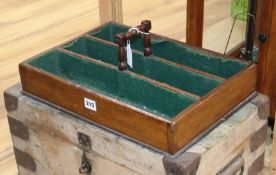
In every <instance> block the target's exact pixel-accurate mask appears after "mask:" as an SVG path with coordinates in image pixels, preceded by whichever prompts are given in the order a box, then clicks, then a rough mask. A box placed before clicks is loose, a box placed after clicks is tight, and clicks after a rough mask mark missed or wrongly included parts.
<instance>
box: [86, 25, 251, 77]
mask: <svg viewBox="0 0 276 175" xmlns="http://www.w3.org/2000/svg"><path fill="white" fill-rule="evenodd" d="M128 29H129V28H127V27H125V26H122V25H119V24H114V23H109V24H107V25H105V26H103V27H102V28H101V29H99V30H98V31H97V32H93V33H90V35H91V36H95V37H98V38H101V39H104V40H107V41H110V42H115V41H114V35H115V34H117V33H125V32H127V31H128ZM131 47H132V49H136V50H139V51H143V39H142V38H141V37H139V38H137V39H134V40H132V41H131ZM152 51H153V55H156V56H158V57H162V58H164V59H167V60H170V61H173V62H176V63H179V64H183V65H186V66H189V67H192V68H195V69H198V70H201V71H205V72H208V73H210V74H213V75H217V76H220V77H223V78H230V77H231V76H233V75H234V74H236V73H237V72H239V71H240V70H241V69H243V68H245V67H246V66H247V65H248V63H246V62H241V61H239V60H231V59H225V58H221V57H218V56H214V55H207V54H202V53H199V52H198V51H196V50H194V49H192V48H190V47H186V46H184V45H180V44H177V43H175V42H174V41H172V40H169V39H167V40H162V39H152Z"/></svg>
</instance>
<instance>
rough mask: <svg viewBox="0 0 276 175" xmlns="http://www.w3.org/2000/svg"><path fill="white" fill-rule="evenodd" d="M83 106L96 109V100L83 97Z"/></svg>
mask: <svg viewBox="0 0 276 175" xmlns="http://www.w3.org/2000/svg"><path fill="white" fill-rule="evenodd" d="M84 107H85V108H87V109H90V110H92V111H97V107H96V102H95V101H94V100H90V99H88V98H84Z"/></svg>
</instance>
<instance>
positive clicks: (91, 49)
mask: <svg viewBox="0 0 276 175" xmlns="http://www.w3.org/2000/svg"><path fill="white" fill-rule="evenodd" d="M64 49H66V50H69V51H72V52H75V53H78V54H81V55H85V56H88V57H90V58H91V59H96V60H100V61H102V62H106V63H109V64H112V65H114V66H117V65H118V46H117V45H114V44H107V43H104V42H101V41H96V40H93V39H89V38H85V37H82V38H80V39H78V40H76V41H73V42H72V43H70V44H68V45H66V46H65V47H64ZM160 60H161V61H160ZM129 70H130V71H132V72H135V73H137V74H141V75H144V76H146V77H148V78H151V79H154V80H156V81H159V82H162V83H166V84H168V85H171V86H174V87H176V88H179V89H181V90H184V91H187V92H189V93H192V94H195V95H198V96H204V95H206V94H207V93H209V92H210V91H212V90H213V89H214V88H216V87H217V86H219V85H220V84H221V83H222V81H221V80H216V79H213V78H211V77H208V76H205V75H202V74H198V73H196V72H191V71H189V70H186V69H183V68H181V67H178V66H176V65H174V64H168V63H166V62H164V61H162V59H158V58H155V57H154V56H149V57H144V56H143V54H141V53H140V52H133V69H131V68H129ZM176 75H177V76H176Z"/></svg>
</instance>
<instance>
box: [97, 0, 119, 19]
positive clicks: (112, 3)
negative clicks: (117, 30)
mask: <svg viewBox="0 0 276 175" xmlns="http://www.w3.org/2000/svg"><path fill="white" fill-rule="evenodd" d="M99 13H100V22H101V24H104V23H106V22H109V21H114V22H118V23H123V10H122V0H99Z"/></svg>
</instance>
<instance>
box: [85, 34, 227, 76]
mask: <svg viewBox="0 0 276 175" xmlns="http://www.w3.org/2000/svg"><path fill="white" fill-rule="evenodd" d="M83 37H85V38H88V39H90V40H96V41H99V42H102V43H104V44H107V45H111V46H117V44H115V43H113V42H110V41H107V40H104V39H101V38H98V37H95V36H91V35H89V34H85V35H84V36H83ZM132 51H133V53H137V54H143V52H141V51H139V50H136V49H132ZM151 57H154V58H155V59H157V60H158V61H161V62H164V63H167V64H171V65H174V66H177V67H180V68H182V69H185V70H188V71H190V72H193V73H196V74H200V75H203V76H206V77H208V78H210V79H214V80H218V81H225V80H226V79H225V78H223V77H220V76H217V75H213V74H210V73H208V72H205V71H202V70H198V69H195V68H192V67H189V66H185V65H182V64H179V63H175V62H173V61H169V60H166V59H164V58H161V57H158V56H155V55H151Z"/></svg>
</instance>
